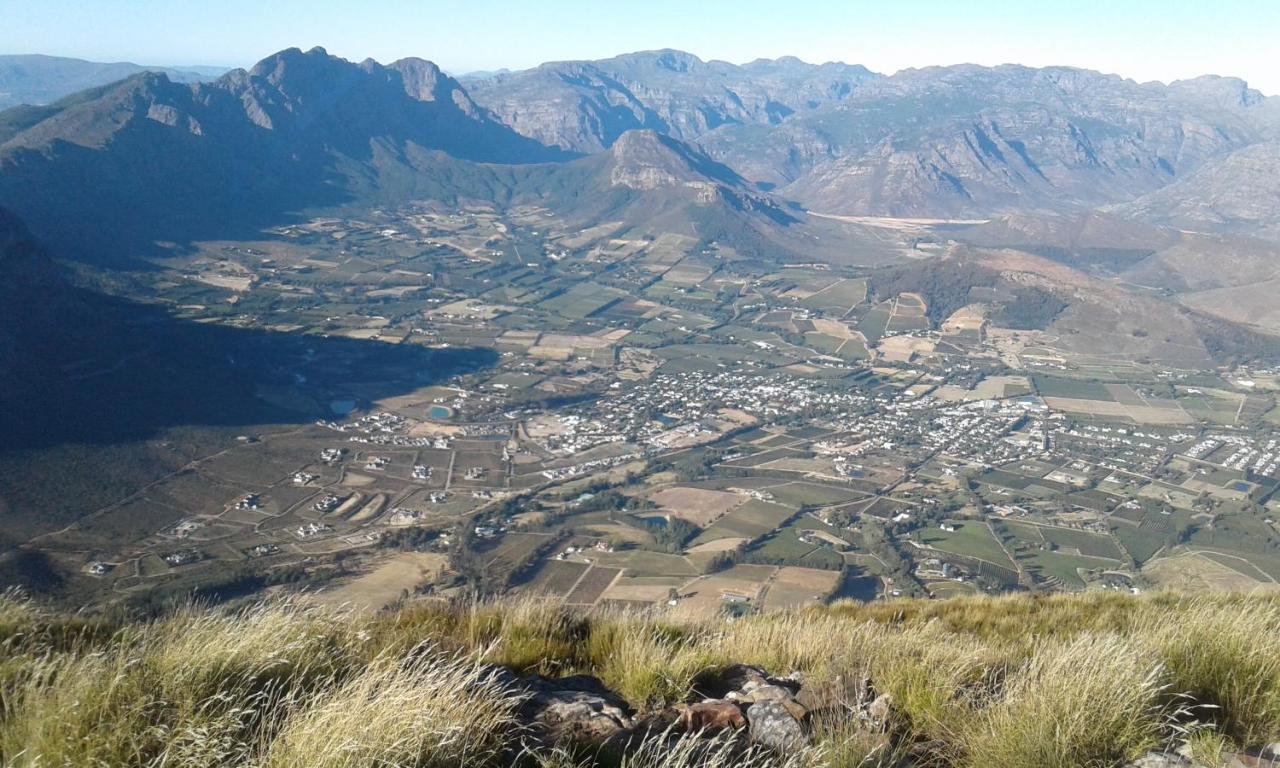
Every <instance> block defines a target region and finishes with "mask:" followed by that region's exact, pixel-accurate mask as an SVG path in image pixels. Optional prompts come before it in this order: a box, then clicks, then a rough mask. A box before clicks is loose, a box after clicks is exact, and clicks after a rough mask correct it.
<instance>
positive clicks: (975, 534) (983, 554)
mask: <svg viewBox="0 0 1280 768" xmlns="http://www.w3.org/2000/svg"><path fill="white" fill-rule="evenodd" d="M952 525H954V526H955V527H956V530H955V531H944V530H940V529H937V528H930V529H925V530H922V531H921V532H920V543H921V544H924V545H926V546H929V547H932V548H934V549H938V550H941V551H943V552H950V553H951V554H955V555H962V556H964V557H972V558H975V559H978V560H983V561H985V562H988V563H991V564H993V565H998V566H1000V567H1002V568H1013V567H1014V564H1013V561H1012V560H1011V559H1010V558H1009V553H1008V552H1006V551H1005V549H1004V547H1003V546H1002V545H1001V544H1000V541H999V540H998V539H996V537H995V536H994V535H993V534H992V533H991V531H990V529H988V528H987V526H986V524H985V523H982V522H978V521H972V520H967V521H964V522H955V523H952Z"/></svg>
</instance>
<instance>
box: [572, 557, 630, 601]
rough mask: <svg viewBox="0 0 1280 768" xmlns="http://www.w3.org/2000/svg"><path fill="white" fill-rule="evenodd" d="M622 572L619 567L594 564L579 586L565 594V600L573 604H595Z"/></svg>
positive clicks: (579, 582)
mask: <svg viewBox="0 0 1280 768" xmlns="http://www.w3.org/2000/svg"><path fill="white" fill-rule="evenodd" d="M620 573H622V571H620V570H618V569H617V568H602V567H600V566H592V567H591V570H589V571H587V573H586V574H585V575H584V576H583V577H582V578H581V579H580V580H579V581H578V586H576V587H574V588H573V591H572V592H570V593H569V594H568V595H567V596H565V599H564V600H565V602H566V603H569V604H571V605H594V604H595V602H596V601H597V600H599V599H600V596H601V595H603V594H604V591H605V590H606V589H608V588H609V585H611V584H613V582H614V579H617V578H618V574H620Z"/></svg>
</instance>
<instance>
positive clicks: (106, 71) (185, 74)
mask: <svg viewBox="0 0 1280 768" xmlns="http://www.w3.org/2000/svg"><path fill="white" fill-rule="evenodd" d="M140 72H163V73H164V74H165V76H166V77H168V78H169V79H170V80H172V81H174V82H177V83H197V82H201V81H205V80H213V79H215V78H217V77H219V76H220V75H222V74H223V73H224V72H226V70H225V69H222V68H218V67H144V66H140V65H138V64H130V63H128V62H117V63H113V64H104V63H101V62H96V61H85V60H83V59H69V58H64V57H61V56H41V55H38V54H30V55H26V54H24V55H4V56H0V109H7V108H8V107H14V106H17V105H19V104H31V105H40V104H49V103H50V102H54V101H57V100H58V99H61V98H62V97H64V96H70V95H71V94H73V93H76V92H78V91H83V90H85V89H87V88H93V87H96V86H99V85H106V84H107V83H114V82H116V81H118V80H123V79H125V78H126V77H131V76H133V75H136V74H138V73H140Z"/></svg>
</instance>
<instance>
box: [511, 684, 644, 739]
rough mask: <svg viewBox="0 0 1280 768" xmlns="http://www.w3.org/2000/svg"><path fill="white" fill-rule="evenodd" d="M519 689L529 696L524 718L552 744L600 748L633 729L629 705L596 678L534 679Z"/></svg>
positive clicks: (523, 709)
mask: <svg viewBox="0 0 1280 768" xmlns="http://www.w3.org/2000/svg"><path fill="white" fill-rule="evenodd" d="M519 688H522V689H523V690H524V691H525V693H526V694H527V698H526V699H525V701H524V703H523V705H522V707H521V713H522V714H523V715H524V718H525V719H526V720H527V721H528V722H529V723H531V724H532V725H534V726H535V727H537V728H540V729H541V730H542V731H543V732H544V733H545V735H547V736H548V737H549V738H550V739H551V740H552V741H573V742H580V743H581V742H586V743H594V744H600V743H604V742H607V741H610V740H612V739H615V738H617V737H620V736H622V735H623V734H624V733H626V732H627V731H628V730H629V729H630V728H631V727H632V725H633V723H632V719H631V715H630V711H629V709H628V707H627V704H626V702H625V701H623V700H622V699H621V698H620V697H618V696H617V695H616V694H614V693H612V692H611V691H609V690H608V689H606V688H605V687H604V686H603V685H601V684H600V681H598V680H596V679H595V678H592V677H587V676H585V675H576V676H572V677H564V678H545V677H540V676H533V677H529V678H524V679H522V680H521V681H520V683H519Z"/></svg>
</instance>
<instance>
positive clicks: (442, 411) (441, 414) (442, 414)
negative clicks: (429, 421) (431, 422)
mask: <svg viewBox="0 0 1280 768" xmlns="http://www.w3.org/2000/svg"><path fill="white" fill-rule="evenodd" d="M427 415H428V416H430V417H431V418H433V419H447V418H449V417H450V416H452V415H453V411H452V410H450V409H449V408H445V407H444V406H443V405H433V406H431V408H430V410H428V411H427Z"/></svg>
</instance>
